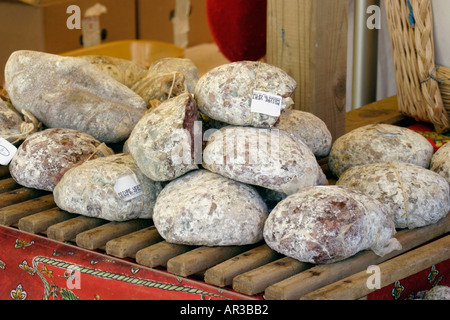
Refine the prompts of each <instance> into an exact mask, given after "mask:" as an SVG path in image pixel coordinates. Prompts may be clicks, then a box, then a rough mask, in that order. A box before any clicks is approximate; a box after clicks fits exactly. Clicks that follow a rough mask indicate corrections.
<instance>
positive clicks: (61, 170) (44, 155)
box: [9, 128, 113, 191]
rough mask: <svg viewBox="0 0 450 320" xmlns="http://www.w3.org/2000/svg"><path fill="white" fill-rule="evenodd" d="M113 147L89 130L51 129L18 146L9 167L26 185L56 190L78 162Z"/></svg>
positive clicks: (29, 138)
mask: <svg viewBox="0 0 450 320" xmlns="http://www.w3.org/2000/svg"><path fill="white" fill-rule="evenodd" d="M112 153H113V151H112V150H111V149H110V148H108V147H106V146H105V145H104V144H101V143H100V141H98V140H96V139H95V138H93V137H92V136H90V135H88V134H87V133H84V132H81V131H77V130H72V129H58V128H56V129H47V130H44V131H40V132H36V133H34V134H32V135H30V136H29V137H28V138H27V139H26V140H25V141H24V142H23V143H22V144H21V145H20V147H19V148H18V150H17V153H16V154H15V156H14V158H13V159H12V161H11V163H10V166H9V169H10V172H11V176H12V177H13V178H14V179H15V180H16V181H17V183H19V184H20V185H23V186H25V187H29V188H34V189H38V190H46V191H53V188H54V187H55V186H56V184H57V183H58V182H59V180H61V178H62V177H63V176H64V174H65V173H66V172H67V171H68V170H69V169H71V168H73V167H74V166H77V165H79V164H80V163H82V162H84V161H87V160H88V159H95V158H98V157H103V156H107V155H110V154H112Z"/></svg>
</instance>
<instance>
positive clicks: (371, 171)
mask: <svg viewBox="0 0 450 320" xmlns="http://www.w3.org/2000/svg"><path fill="white" fill-rule="evenodd" d="M336 184H337V185H339V186H345V187H347V188H351V189H355V190H359V191H361V192H363V193H364V194H367V195H368V196H370V197H372V198H375V199H377V200H379V201H380V202H382V203H383V204H385V205H386V206H387V207H388V209H389V214H390V215H391V218H392V220H393V221H394V223H395V226H396V228H399V229H400V228H409V229H414V228H419V227H424V226H427V225H430V224H434V223H436V222H438V221H439V220H441V219H442V218H444V217H445V216H446V215H447V213H448V211H449V210H450V187H449V184H448V182H447V181H446V180H445V178H443V177H441V176H440V175H438V174H437V173H435V172H433V171H431V170H428V169H425V168H422V167H420V166H417V165H413V164H409V163H403V162H393V163H374V164H367V165H362V166H357V167H353V168H350V169H348V170H347V171H345V172H344V173H343V174H342V175H341V178H340V179H339V180H338V181H337V183H336Z"/></svg>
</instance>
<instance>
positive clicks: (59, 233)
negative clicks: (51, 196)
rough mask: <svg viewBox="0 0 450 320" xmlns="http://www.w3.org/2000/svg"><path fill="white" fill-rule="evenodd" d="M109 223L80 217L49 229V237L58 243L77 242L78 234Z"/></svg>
mask: <svg viewBox="0 0 450 320" xmlns="http://www.w3.org/2000/svg"><path fill="white" fill-rule="evenodd" d="M107 222H108V221H106V220H103V219H98V218H91V217H84V216H78V217H76V218H73V219H69V220H66V221H63V222H60V223H57V224H54V225H52V226H50V227H48V229H47V232H46V233H47V237H48V238H50V239H53V240H57V241H61V242H64V241H73V242H74V241H75V238H76V236H77V234H79V233H81V232H84V231H86V230H90V229H92V228H95V227H98V226H101V225H102V224H105V223H107Z"/></svg>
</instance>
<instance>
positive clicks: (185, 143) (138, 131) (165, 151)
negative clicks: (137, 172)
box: [126, 92, 198, 181]
mask: <svg viewBox="0 0 450 320" xmlns="http://www.w3.org/2000/svg"><path fill="white" fill-rule="evenodd" d="M196 120H198V112H197V107H196V103H195V100H194V99H193V98H192V96H191V94H190V93H189V92H185V93H183V94H181V95H179V96H177V97H175V98H172V99H169V100H166V101H164V102H163V103H161V104H160V105H159V106H158V107H156V108H155V109H153V110H152V111H149V112H147V113H146V114H145V115H144V116H143V117H142V119H141V120H140V121H139V122H138V123H137V125H136V126H135V128H134V130H133V132H132V133H131V135H130V138H129V139H128V141H127V143H126V144H127V148H128V150H129V152H130V153H131V154H132V155H133V157H134V158H135V159H136V162H137V164H138V166H139V168H140V169H141V170H142V172H143V173H144V174H145V175H146V176H147V177H149V178H150V179H152V180H155V181H170V180H173V179H175V178H177V177H179V176H181V175H183V174H185V173H186V172H188V171H191V170H195V169H197V168H198V166H197V164H195V163H194V159H193V141H194V137H193V132H192V130H193V128H194V122H195V121H196Z"/></svg>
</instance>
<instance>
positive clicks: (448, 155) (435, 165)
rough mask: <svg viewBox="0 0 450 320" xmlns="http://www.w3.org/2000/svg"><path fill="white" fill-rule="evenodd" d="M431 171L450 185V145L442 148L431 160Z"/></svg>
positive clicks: (447, 144)
mask: <svg viewBox="0 0 450 320" xmlns="http://www.w3.org/2000/svg"><path fill="white" fill-rule="evenodd" d="M430 169H431V170H432V171H434V172H436V173H438V174H439V175H441V176H442V177H444V178H445V180H447V182H449V183H450V143H446V144H444V145H443V146H442V147H440V148H439V149H438V150H437V151H436V152H435V154H434V155H433V157H432V158H431V164H430Z"/></svg>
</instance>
